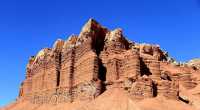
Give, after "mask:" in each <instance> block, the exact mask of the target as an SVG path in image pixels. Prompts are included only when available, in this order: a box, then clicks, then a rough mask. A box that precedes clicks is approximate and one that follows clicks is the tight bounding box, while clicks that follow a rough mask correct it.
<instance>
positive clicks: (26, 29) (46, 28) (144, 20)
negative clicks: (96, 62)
mask: <svg viewBox="0 0 200 110" xmlns="http://www.w3.org/2000/svg"><path fill="white" fill-rule="evenodd" d="M91 17H92V18H94V19H96V20H97V21H98V22H100V23H101V24H102V25H104V26H106V27H108V28H109V29H114V28H117V27H121V28H122V29H123V30H124V34H125V35H126V36H127V37H128V38H129V39H130V40H133V41H136V42H146V43H153V44H160V46H161V47H162V48H163V49H164V50H167V51H168V52H169V53H170V55H171V56H173V57H174V58H175V59H177V60H179V61H187V60H189V59H191V58H196V57H200V51H199V43H200V0H98V1H97V0H96V1H94V0H0V39H1V40H0V41H1V43H0V49H1V52H0V67H1V69H0V88H1V90H0V106H3V105H5V104H7V103H9V102H11V101H13V100H14V99H15V98H16V97H17V95H18V89H19V85H20V82H22V80H23V79H24V77H25V67H26V64H27V62H28V58H29V56H32V55H35V54H36V53H37V52H38V51H39V50H40V49H42V48H44V47H51V46H52V44H53V43H54V41H55V40H56V39H57V38H62V39H67V37H68V36H69V35H71V34H79V32H80V29H81V27H82V26H83V25H84V23H85V22H86V21H87V20H88V19H89V18H91Z"/></svg>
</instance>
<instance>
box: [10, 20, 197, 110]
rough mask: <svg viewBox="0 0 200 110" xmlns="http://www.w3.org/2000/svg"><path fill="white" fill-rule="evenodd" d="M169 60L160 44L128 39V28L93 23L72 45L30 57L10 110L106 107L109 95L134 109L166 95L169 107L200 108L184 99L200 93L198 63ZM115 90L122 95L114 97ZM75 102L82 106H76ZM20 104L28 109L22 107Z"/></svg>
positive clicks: (72, 38)
mask: <svg viewBox="0 0 200 110" xmlns="http://www.w3.org/2000/svg"><path fill="white" fill-rule="evenodd" d="M169 59H170V58H169V57H168V55H167V53H166V52H164V51H162V50H161V49H160V47H159V46H158V45H150V44H138V43H135V42H131V41H129V40H127V39H126V38H125V37H124V35H123V32H122V29H115V30H113V31H110V30H108V29H106V28H105V27H103V26H101V25H100V24H99V23H97V22H96V21H95V20H93V19H90V20H89V21H88V22H87V23H86V24H85V26H84V27H83V28H82V31H81V33H80V34H79V35H78V36H76V35H72V36H70V37H69V38H68V40H66V41H63V40H60V39H59V40H57V41H56V42H55V44H54V46H53V48H45V49H42V50H41V51H40V52H39V53H38V54H37V55H36V56H33V57H31V58H30V60H29V62H28V65H27V71H26V79H25V80H24V81H23V83H22V84H21V87H20V93H19V97H18V98H17V101H16V103H15V104H13V105H12V106H8V107H6V108H7V109H8V110H17V109H20V110H24V109H23V107H24V108H27V109H26V110H29V109H28V108H31V107H30V106H34V107H36V108H34V109H33V108H32V110H40V109H42V108H41V107H40V106H41V105H42V106H43V105H48V106H52V105H53V106H58V105H60V104H64V105H70V104H71V105H70V106H72V108H73V106H74V109H75V108H76V107H78V106H80V105H81V104H83V105H84V104H85V103H86V102H87V104H88V103H95V105H98V104H96V103H97V102H98V103H103V102H99V100H104V99H105V100H107V98H106V97H104V94H110V96H111V97H113V99H115V97H118V96H117V95H116V94H119V98H122V99H123V101H124V100H126V99H127V100H130V101H131V104H132V105H131V107H132V108H131V109H134V107H133V105H134V103H135V104H137V103H146V102H145V101H144V100H147V99H149V98H150V99H152V100H156V101H154V102H157V100H160V98H161V97H162V98H164V99H162V100H166V102H167V103H169V102H168V100H173V101H174V102H175V103H179V102H181V103H182V104H184V103H189V102H190V105H188V106H189V107H196V108H197V109H200V108H199V106H197V103H199V101H200V100H198V101H197V100H196V99H195V98H190V99H187V98H185V97H183V95H182V94H186V93H187V91H190V90H195V91H198V90H199V92H194V91H193V92H191V93H192V94H190V95H189V96H191V97H193V95H195V96H197V95H198V94H200V88H199V87H200V86H199V82H200V78H199V74H200V70H199V68H198V67H197V66H195V67H196V68H194V63H192V64H191V63H188V64H182V65H177V64H175V62H173V60H169ZM112 90H113V91H115V90H117V91H118V92H116V94H115V92H114V94H112V92H111V91H112ZM180 94H181V95H180ZM115 95H116V96H115ZM120 96H123V97H120ZM111 99H112V98H111ZM186 99H187V100H186ZM96 100H97V101H96ZM108 100H110V99H108ZM130 101H128V102H127V101H125V102H124V103H130ZM132 101H133V102H134V103H133V102H132ZM26 102H27V104H25V103H26ZM72 102H73V103H77V102H80V103H79V105H76V106H75V105H73V103H72ZM108 103H109V102H108ZM113 103H114V102H113ZM116 103H119V102H116ZM20 104H24V106H23V107H22V108H20ZM111 104H112V103H111ZM138 105H140V104H138ZM147 105H148V104H147ZM178 105H179V104H178ZM180 105H181V104H180ZM88 106H90V107H88V108H90V109H88V110H92V109H93V108H92V107H91V106H92V105H90V104H89V105H88ZM124 106H125V105H124ZM174 106H175V105H174ZM45 107H46V108H48V107H47V106H44V108H45ZM80 107H81V106H80ZM184 107H185V106H184V105H183V108H184ZM66 108H67V109H70V107H69V106H67V107H66ZM108 108H109V106H108ZM110 108H112V105H110ZM139 108H140V107H139ZM141 108H143V107H141ZM158 108H159V107H158ZM180 108H181V107H180ZM149 109H151V108H149ZM163 109H164V110H165V108H163ZM80 110H82V109H80ZM83 110H84V109H83ZM98 110H104V109H103V108H102V109H101V108H99V109H98ZM121 110H125V109H121ZM142 110H146V109H142Z"/></svg>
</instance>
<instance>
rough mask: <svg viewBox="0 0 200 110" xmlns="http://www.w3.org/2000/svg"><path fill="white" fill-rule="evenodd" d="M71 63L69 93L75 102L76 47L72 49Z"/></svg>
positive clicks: (71, 99)
mask: <svg viewBox="0 0 200 110" xmlns="http://www.w3.org/2000/svg"><path fill="white" fill-rule="evenodd" d="M71 58H72V59H71V64H70V74H69V95H70V96H71V98H70V101H71V102H73V99H74V97H73V85H74V63H75V47H73V48H72V49H71Z"/></svg>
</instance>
